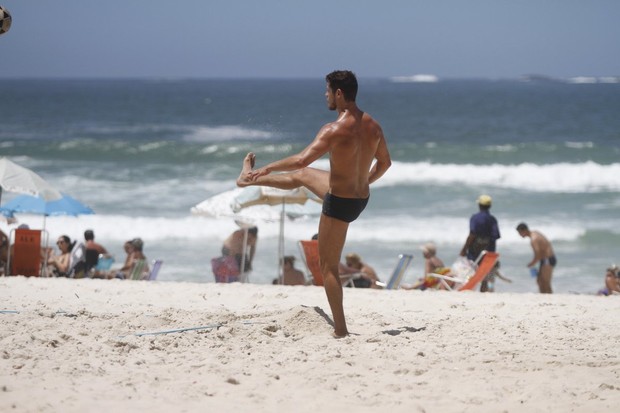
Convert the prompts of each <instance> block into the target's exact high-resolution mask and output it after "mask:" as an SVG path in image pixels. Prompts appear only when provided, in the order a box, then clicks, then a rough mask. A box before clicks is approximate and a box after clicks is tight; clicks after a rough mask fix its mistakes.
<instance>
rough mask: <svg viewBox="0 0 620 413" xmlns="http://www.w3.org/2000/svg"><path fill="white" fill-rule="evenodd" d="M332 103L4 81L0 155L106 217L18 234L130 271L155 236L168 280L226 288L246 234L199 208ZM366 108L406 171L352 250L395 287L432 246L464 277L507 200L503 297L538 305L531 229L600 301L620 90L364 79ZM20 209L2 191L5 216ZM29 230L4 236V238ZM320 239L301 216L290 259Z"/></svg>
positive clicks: (270, 238) (60, 220) (158, 87)
mask: <svg viewBox="0 0 620 413" xmlns="http://www.w3.org/2000/svg"><path fill="white" fill-rule="evenodd" d="M324 90H325V84H324V81H323V79H301V80H300V79H297V80H295V79H263V80H256V79H254V80H198V79H187V80H178V79H176V80H171V79H158V80H154V79H125V80H89V79H73V80H71V79H48V80H43V79H40V80H37V79H3V80H0V91H1V93H0V123H1V125H2V127H1V128H0V156H6V157H9V158H10V159H11V160H13V161H14V162H17V163H19V164H21V165H23V166H25V167H28V168H31V169H33V170H34V171H36V172H37V173H38V174H39V175H41V176H42V177H43V178H44V179H46V180H47V181H48V182H50V183H51V184H52V185H54V186H55V187H56V188H57V189H59V190H60V191H62V192H65V193H68V194H70V195H71V196H73V197H75V198H77V199H79V200H80V201H82V202H83V203H85V204H87V205H89V206H90V207H91V208H93V209H94V211H95V212H96V214H94V215H83V216H78V217H72V216H61V217H47V218H45V219H44V218H43V217H41V216H29V215H18V216H17V218H18V219H19V223H27V224H29V225H30V226H31V227H33V228H42V227H43V225H45V228H46V230H47V231H48V232H49V234H50V237H51V238H52V240H55V237H58V236H59V235H62V234H66V235H68V236H69V237H71V238H72V239H80V240H81V239H82V234H83V232H84V230H85V229H93V230H94V231H95V235H96V239H97V241H99V242H100V243H102V244H103V245H104V246H106V247H107V248H108V249H109V250H110V251H111V252H112V253H113V254H114V255H115V257H116V260H117V263H118V262H122V261H123V259H124V253H123V249H122V245H123V242H124V241H125V240H128V239H131V238H134V237H141V238H142V239H143V240H144V244H145V248H144V250H145V254H146V255H147V257H148V258H150V259H155V258H157V259H162V260H163V261H164V265H163V267H162V270H161V273H160V275H159V279H160V280H161V281H193V282H213V275H212V272H211V267H210V260H211V258H213V257H216V256H217V255H219V251H220V248H221V244H222V241H223V240H224V239H225V238H226V237H227V236H228V235H229V234H230V233H231V232H232V231H234V230H235V229H237V228H238V227H237V225H236V224H235V222H234V220H233V219H232V218H228V217H219V218H214V217H208V216H201V215H195V214H192V212H191V210H192V208H193V207H194V206H196V205H197V204H199V203H201V202H202V201H204V200H206V199H208V198H210V197H213V196H216V195H218V194H221V193H225V192H227V191H231V190H234V189H235V179H236V178H237V176H238V175H239V171H240V167H241V162H242V159H243V157H244V156H245V154H246V153H247V152H249V151H253V152H255V153H256V155H257V164H258V165H259V166H260V165H263V164H264V163H267V162H270V161H273V160H275V159H278V158H281V157H284V156H287V155H290V154H293V153H295V152H297V151H299V150H301V149H302V148H303V147H304V146H305V145H307V144H308V143H309V142H310V141H311V140H312V139H313V138H314V136H315V134H316V132H317V131H318V130H319V128H320V127H321V125H323V124H324V123H326V122H329V121H331V120H334V119H335V113H334V112H330V111H329V110H327V108H326V104H325V97H324ZM358 104H359V106H360V107H361V108H362V109H363V110H366V111H368V112H369V113H371V114H372V115H373V116H374V117H375V118H376V119H377V120H378V121H379V122H380V123H381V124H382V126H383V130H384V133H385V135H386V137H387V140H388V145H389V149H390V152H391V155H392V158H393V166H392V168H391V169H390V170H389V171H388V173H387V174H386V175H385V176H384V177H383V178H382V179H381V180H380V181H378V182H377V183H376V184H374V185H373V187H372V194H371V199H370V203H369V205H368V208H367V209H366V211H365V212H364V213H363V214H362V216H361V217H360V219H358V220H357V221H356V222H355V223H353V224H352V225H351V227H350V230H349V234H348V239H347V243H346V245H345V248H344V253H349V252H357V253H358V254H360V255H361V256H362V258H363V260H364V261H366V262H367V263H368V264H370V265H371V266H373V267H374V268H375V269H376V270H377V272H378V273H379V275H380V277H381V278H382V279H384V280H386V279H387V278H388V277H389V275H390V273H391V271H392V268H393V267H394V265H395V264H396V261H397V256H398V254H400V253H411V254H413V255H414V261H413V264H412V267H411V268H410V269H409V271H408V273H407V275H406V278H405V282H414V281H415V280H416V279H417V278H418V277H420V276H421V275H422V268H423V258H422V255H421V252H420V249H419V246H420V245H421V244H423V243H425V242H428V241H434V242H435V243H436V244H437V246H438V255H439V256H440V257H441V258H442V259H443V260H444V262H445V263H446V264H451V263H453V262H454V261H455V260H456V258H457V256H458V252H459V250H460V248H461V246H462V244H463V242H464V241H465V238H466V237H467V233H468V223H469V217H470V216H471V215H472V214H473V213H475V212H476V210H477V205H476V199H477V197H478V196H479V195H480V194H483V193H486V194H489V195H491V196H492V197H493V200H494V202H493V207H492V209H491V212H492V213H493V215H495V216H496V217H497V219H498V221H499V224H500V231H501V239H500V240H499V241H498V252H499V253H500V260H501V269H502V272H503V274H504V275H505V276H507V277H508V278H510V279H512V281H513V282H512V283H504V282H502V281H497V283H496V290H497V291H498V292H537V291H538V290H537V286H536V283H535V281H534V280H533V279H532V278H531V277H530V275H529V272H528V270H527V268H526V264H527V262H528V261H529V260H530V259H531V257H532V250H531V247H530V244H529V240H528V239H522V238H521V237H519V235H518V234H517V232H516V230H515V227H516V225H517V224H518V223H519V222H521V221H525V222H527V223H528V224H529V226H530V228H532V229H535V230H539V231H541V232H542V233H543V234H545V235H546V236H547V237H548V238H549V239H550V240H551V242H552V243H553V246H554V248H555V251H556V255H557V258H558V265H557V267H556V270H555V273H554V278H553V287H554V291H555V292H558V293H594V292H596V291H597V290H598V289H599V288H601V287H602V286H603V277H604V273H605V268H606V267H608V266H609V265H610V264H611V263H614V262H616V263H620V248H619V246H620V213H619V210H620V84H617V83H615V84H614V83H607V84H600V83H597V84H591V83H588V84H571V83H566V82H551V81H539V82H537V81H534V82H523V81H519V80H502V81H498V80H484V79H479V80H456V79H454V80H439V81H438V82H435V83H396V82H392V81H391V80H390V79H360V91H359V94H358ZM315 166H317V167H320V168H325V169H327V167H328V162H327V160H326V159H322V160H319V161H317V162H316V165H315ZM14 196H16V194H13V193H8V192H3V194H2V200H1V202H2V204H4V203H6V202H8V201H9V200H10V199H11V198H12V197H14ZM278 215H279V211H278V210H277V209H276V210H275V212H274V215H273V217H271V218H268V219H260V220H259V222H258V227H259V242H258V251H257V256H256V258H255V263H254V271H253V272H252V273H251V275H250V281H251V282H253V283H259V284H269V283H271V282H272V280H273V278H274V277H275V276H276V274H277V261H278V238H279V236H278V235H279V222H278V219H277V217H278ZM16 225H17V224H14V225H8V224H7V223H5V222H0V228H1V229H3V230H4V231H5V232H8V231H10V230H11V229H12V228H14V227H15V226H16ZM317 225H318V216H316V215H309V216H302V217H298V218H297V219H294V220H289V219H287V220H286V222H285V231H284V237H285V238H284V239H285V242H284V249H285V254H287V255H295V256H297V257H298V258H299V257H300V255H299V250H298V248H297V241H298V240H300V239H307V238H310V237H311V236H312V235H313V234H314V233H315V232H316V231H317ZM297 266H298V267H303V263H302V262H301V260H299V259H298V261H297Z"/></svg>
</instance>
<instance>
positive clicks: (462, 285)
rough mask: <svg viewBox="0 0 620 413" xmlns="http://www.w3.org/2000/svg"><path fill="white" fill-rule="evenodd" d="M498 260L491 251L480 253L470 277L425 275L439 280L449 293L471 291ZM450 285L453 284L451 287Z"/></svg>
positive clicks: (495, 254)
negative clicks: (475, 267)
mask: <svg viewBox="0 0 620 413" xmlns="http://www.w3.org/2000/svg"><path fill="white" fill-rule="evenodd" d="M498 259H499V254H498V253H496V252H491V251H482V252H481V253H480V255H479V256H478V258H477V259H476V263H478V268H477V269H476V272H474V273H473V274H471V275H470V276H465V277H461V276H453V275H442V274H435V273H429V274H427V275H428V276H430V277H434V278H437V279H439V282H440V283H441V285H443V286H444V288H445V289H446V290H449V291H454V290H457V291H466V290H473V289H474V288H475V287H476V285H478V283H480V282H481V281H482V280H484V277H486V276H487V275H488V274H489V273H490V272H491V271H492V270H493V267H495V264H496V263H497V260H498ZM450 283H453V284H452V285H451V284H450Z"/></svg>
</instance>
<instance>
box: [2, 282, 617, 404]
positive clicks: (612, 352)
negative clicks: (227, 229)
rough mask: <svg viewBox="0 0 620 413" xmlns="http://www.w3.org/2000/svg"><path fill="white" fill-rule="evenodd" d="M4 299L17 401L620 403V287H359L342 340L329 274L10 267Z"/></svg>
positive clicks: (9, 395) (5, 387)
mask: <svg viewBox="0 0 620 413" xmlns="http://www.w3.org/2000/svg"><path fill="white" fill-rule="evenodd" d="M0 299H1V303H2V304H0V310H3V312H2V313H1V314H0V320H1V326H2V328H1V329H0V331H1V332H0V339H1V346H2V348H1V350H0V352H1V354H2V358H1V359H0V411H2V412H13V411H15V412H86V411H87V412H104V411H105V412H129V411H132V412H135V411H145V412H150V413H156V412H197V411H205V412H206V411H225V412H230V411H241V412H255V411H258V412H273V411H290V412H330V411H338V410H339V411H351V412H360V411H362V412H376V411H389V412H569V411H571V412H618V411H620V407H619V406H620V348H619V346H620V321H619V316H620V297H596V296H586V295H553V296H542V295H534V294H480V293H471V292H465V293H451V292H418V291H415V292H414V291H382V290H360V289H358V290H352V289H346V290H345V312H346V315H347V320H348V325H349V330H350V331H351V332H352V333H353V334H352V335H351V336H350V337H348V338H345V339H342V340H335V339H333V338H332V337H331V331H332V328H331V326H330V325H329V324H328V321H327V319H326V317H327V318H328V319H331V312H330V310H329V306H328V305H327V300H326V298H325V293H324V291H323V289H322V288H319V287H283V286H271V285H248V284H244V285H241V284H231V285H221V284H190V283H170V282H138V281H118V280H113V281H105V280H66V279H34V278H33V279H25V278H23V277H9V278H0ZM7 310H12V311H18V313H13V312H10V311H9V312H7ZM217 323H220V324H222V326H221V327H220V328H211V329H201V330H190V331H185V332H177V333H170V334H160V335H145V336H136V335H134V334H135V333H144V332H156V331H164V330H172V329H181V328H191V327H200V326H209V325H214V324H217ZM342 409H346V410H342Z"/></svg>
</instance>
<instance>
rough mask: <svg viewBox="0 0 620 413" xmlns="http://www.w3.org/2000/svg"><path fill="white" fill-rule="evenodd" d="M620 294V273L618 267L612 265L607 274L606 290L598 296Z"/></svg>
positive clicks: (600, 291) (601, 291)
mask: <svg viewBox="0 0 620 413" xmlns="http://www.w3.org/2000/svg"><path fill="white" fill-rule="evenodd" d="M614 294H620V271H619V270H618V266H617V265H612V266H611V267H609V268H607V270H606V272H605V288H603V289H601V290H599V292H598V295H614Z"/></svg>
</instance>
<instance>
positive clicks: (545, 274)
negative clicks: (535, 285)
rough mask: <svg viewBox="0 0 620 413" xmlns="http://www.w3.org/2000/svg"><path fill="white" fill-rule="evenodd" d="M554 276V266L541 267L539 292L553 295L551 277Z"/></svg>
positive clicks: (545, 265)
mask: <svg viewBox="0 0 620 413" xmlns="http://www.w3.org/2000/svg"><path fill="white" fill-rule="evenodd" d="M552 274H553V266H551V265H550V264H544V265H542V266H541V267H540V270H539V273H538V278H539V290H540V292H541V293H542V294H552V293H553V290H552V289H551V276H552Z"/></svg>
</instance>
